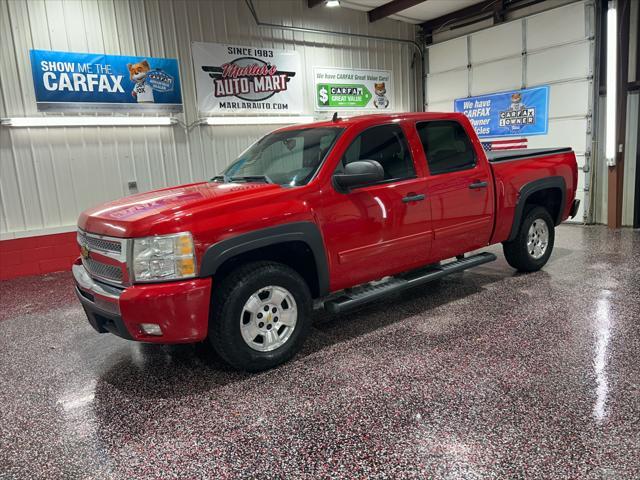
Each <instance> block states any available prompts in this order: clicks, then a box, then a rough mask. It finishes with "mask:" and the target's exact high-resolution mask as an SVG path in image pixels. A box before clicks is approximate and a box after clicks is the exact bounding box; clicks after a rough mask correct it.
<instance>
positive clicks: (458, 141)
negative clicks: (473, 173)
mask: <svg viewBox="0 0 640 480" xmlns="http://www.w3.org/2000/svg"><path fill="white" fill-rule="evenodd" d="M416 130H417V131H418V136H419V137H420V143H422V148H423V149H424V154H425V156H426V158H427V165H428V167H429V172H430V173H431V175H441V174H444V173H451V172H458V171H460V170H469V169H472V168H474V167H475V166H476V164H477V159H476V152H475V150H474V148H473V145H472V143H471V140H470V139H469V136H468V135H467V132H466V131H465V130H464V128H463V127H462V125H461V124H460V123H458V122H456V121H455V120H434V121H428V122H418V123H417V124H416Z"/></svg>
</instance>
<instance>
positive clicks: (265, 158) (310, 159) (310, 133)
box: [213, 127, 342, 186]
mask: <svg viewBox="0 0 640 480" xmlns="http://www.w3.org/2000/svg"><path fill="white" fill-rule="evenodd" d="M341 131H342V129H341V128H336V127H327V128H302V129H299V130H287V131H285V132H274V133H270V134H268V135H266V136H264V137H262V138H261V139H260V140H259V141H257V142H256V143H254V144H253V145H252V146H251V147H249V148H248V149H247V150H245V151H244V152H243V153H242V154H241V155H240V157H239V158H238V159H237V160H236V161H235V162H233V163H232V164H231V165H229V166H228V167H227V168H226V169H225V170H224V172H222V174H221V175H219V176H216V177H214V178H213V180H215V181H224V182H234V181H264V182H267V183H277V184H280V185H286V186H297V185H306V184H307V182H309V180H311V178H312V177H313V175H314V174H315V173H316V171H317V170H318V167H319V166H320V164H321V163H322V161H323V160H324V158H325V157H326V155H327V153H328V152H329V149H330V148H331V147H332V146H333V144H334V142H335V140H336V138H337V137H338V134H339V133H340V132H341Z"/></svg>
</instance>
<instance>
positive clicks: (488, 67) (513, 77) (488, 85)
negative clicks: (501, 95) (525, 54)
mask: <svg viewBox="0 0 640 480" xmlns="http://www.w3.org/2000/svg"><path fill="white" fill-rule="evenodd" d="M521 85H522V58H521V57H519V58H511V59H508V60H501V61H498V62H490V63H484V64H482V65H477V66H474V67H473V68H472V70H471V94H472V95H482V94H484V93H494V92H499V91H501V90H516V89H518V88H520V86H521Z"/></svg>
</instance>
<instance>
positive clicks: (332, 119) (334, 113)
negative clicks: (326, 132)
mask: <svg viewBox="0 0 640 480" xmlns="http://www.w3.org/2000/svg"><path fill="white" fill-rule="evenodd" d="M338 120H340V119H339V118H338V112H333V117H331V121H332V122H333V123H335V122H337V121H338Z"/></svg>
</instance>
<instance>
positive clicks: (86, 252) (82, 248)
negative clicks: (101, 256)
mask: <svg viewBox="0 0 640 480" xmlns="http://www.w3.org/2000/svg"><path fill="white" fill-rule="evenodd" d="M80 255H82V258H84V259H85V260H86V259H87V258H89V249H88V248H87V246H86V245H80Z"/></svg>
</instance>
